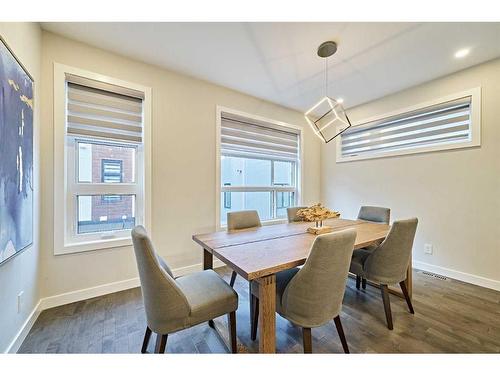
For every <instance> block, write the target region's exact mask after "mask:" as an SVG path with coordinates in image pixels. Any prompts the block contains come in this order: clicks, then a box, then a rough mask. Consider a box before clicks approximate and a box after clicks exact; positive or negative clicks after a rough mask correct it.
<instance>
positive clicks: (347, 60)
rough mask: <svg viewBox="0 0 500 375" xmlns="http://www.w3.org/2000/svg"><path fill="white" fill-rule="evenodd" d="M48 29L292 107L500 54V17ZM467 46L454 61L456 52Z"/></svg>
mask: <svg viewBox="0 0 500 375" xmlns="http://www.w3.org/2000/svg"><path fill="white" fill-rule="evenodd" d="M42 27H43V28H44V29H46V30H50V31H52V32H55V33H58V34H62V35H64V36H66V37H69V38H72V39H76V40H79V41H82V42H85V43H88V44H90V45H93V46H96V47H99V48H102V49H106V50H110V51H113V52H116V53H118V54H122V55H124V56H128V57H131V58H133V59H137V60H141V61H144V62H147V63H150V64H155V65H159V66H162V67H165V68H168V69H172V70H174V71H178V72H181V73H184V74H187V75H190V76H194V77H197V78H201V79H204V80H207V81H210V82H214V83H217V84H219V85H222V86H226V87H230V88H232V89H235V90H238V91H241V92H244V93H247V94H250V95H254V96H256V97H259V98H262V99H267V100H269V101H272V102H275V103H278V104H281V105H284V106H286V107H290V108H295V109H298V110H301V111H304V110H306V109H308V108H309V107H310V106H311V105H312V104H314V103H315V102H316V101H317V100H318V99H319V98H320V97H322V96H323V95H324V94H325V73H324V68H325V61H324V60H323V59H321V58H319V57H318V56H317V55H316V49H317V47H318V45H319V44H321V43H322V42H323V41H325V40H334V41H336V42H337V43H338V45H339V49H338V52H337V53H336V54H335V55H334V56H332V57H331V58H330V59H329V62H328V64H329V73H328V74H329V95H330V96H331V97H342V98H344V100H345V106H346V107H351V106H354V105H357V104H360V103H364V102H367V101H370V100H373V99H376V98H378V97H382V96H384V95H387V94H390V93H394V92H397V91H399V90H402V89H404V88H407V87H411V86H414V85H416V84H419V83H422V82H425V81H429V80H431V79H434V78H436V77H440V76H443V75H446V74H449V73H452V72H455V71H458V70H461V69H464V68H466V67H469V66H472V65H476V64H479V63H481V62H484V61H487V60H490V59H493V58H496V57H498V56H500V23H43V24H42ZM460 48H470V49H471V53H470V54H469V55H468V56H467V57H465V58H463V59H456V58H455V57H454V53H455V51H457V50H458V49H460Z"/></svg>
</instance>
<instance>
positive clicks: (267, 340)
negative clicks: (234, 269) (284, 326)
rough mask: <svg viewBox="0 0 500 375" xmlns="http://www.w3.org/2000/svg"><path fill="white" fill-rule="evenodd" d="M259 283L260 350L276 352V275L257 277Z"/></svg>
mask: <svg viewBox="0 0 500 375" xmlns="http://www.w3.org/2000/svg"><path fill="white" fill-rule="evenodd" d="M257 282H258V283H259V310H260V314H259V352H260V353H275V352H276V276H275V275H274V274H273V275H269V276H265V277H261V278H259V279H257Z"/></svg>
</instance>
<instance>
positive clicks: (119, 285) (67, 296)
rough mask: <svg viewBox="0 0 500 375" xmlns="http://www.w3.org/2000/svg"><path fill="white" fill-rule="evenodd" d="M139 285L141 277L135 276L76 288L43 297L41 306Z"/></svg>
mask: <svg viewBox="0 0 500 375" xmlns="http://www.w3.org/2000/svg"><path fill="white" fill-rule="evenodd" d="M139 285H140V283H139V278H138V277H134V278H132V279H128V280H122V281H115V282H113V283H109V284H102V285H97V286H94V287H91V288H85V289H80V290H74V291H72V292H67V293H62V294H57V295H55V296H50V297H45V298H42V299H41V300H40V308H41V310H42V311H43V310H47V309H50V308H52V307H56V306H62V305H66V304H68V303H73V302H78V301H83V300H85V299H89V298H94V297H99V296H103V295H105V294H109V293H115V292H120V291H122V290H126V289H131V288H136V287H138V286H139Z"/></svg>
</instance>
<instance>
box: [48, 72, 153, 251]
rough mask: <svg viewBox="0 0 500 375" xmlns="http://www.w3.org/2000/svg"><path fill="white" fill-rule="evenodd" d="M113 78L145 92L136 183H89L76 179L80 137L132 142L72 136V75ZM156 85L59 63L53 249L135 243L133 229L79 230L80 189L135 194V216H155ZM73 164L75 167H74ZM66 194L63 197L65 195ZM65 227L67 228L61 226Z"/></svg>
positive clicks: (139, 218) (148, 218) (142, 220)
mask: <svg viewBox="0 0 500 375" xmlns="http://www.w3.org/2000/svg"><path fill="white" fill-rule="evenodd" d="M68 75H73V76H79V77H83V78H85V79H89V80H94V81H98V82H103V83H108V84H112V85H115V86H120V87H123V88H124V89H132V90H135V91H140V92H143V93H144V99H143V104H142V105H143V142H142V144H137V145H135V144H134V146H136V147H137V148H136V153H135V154H136V155H135V169H134V173H135V182H134V183H102V182H101V183H84V182H78V181H77V173H78V165H77V162H76V161H77V160H76V157H77V156H78V150H77V147H78V140H83V141H89V142H94V143H96V142H97V143H99V142H102V143H104V144H115V145H127V144H131V143H128V142H120V141H116V140H104V139H103V140H100V139H97V138H95V139H94V138H92V137H72V136H71V137H70V136H67V132H66V86H67V76H68ZM150 140H151V88H150V87H146V86H143V85H139V84H135V83H131V82H127V81H123V80H120V79H116V78H112V77H108V76H104V75H101V74H98V73H93V72H89V71H86V70H82V69H78V68H74V67H71V66H67V65H63V64H59V63H54V254H55V255H62V254H70V253H77V252H83V251H93V250H100V249H109V248H118V247H123V246H130V245H132V239H131V236H130V230H118V231H107V232H96V233H92V234H78V233H77V231H76V228H77V226H76V225H77V220H78V212H77V205H78V202H77V195H96V194H100V193H103V194H104V193H106V194H110V193H111V194H126V195H129V194H134V195H135V196H136V197H135V222H136V224H141V225H147V224H149V223H150V222H151V183H150V181H151V167H150V166H151V149H150ZM71 165H73V166H74V168H69V166H71ZM61 197H62V198H61ZM61 228H64V230H61Z"/></svg>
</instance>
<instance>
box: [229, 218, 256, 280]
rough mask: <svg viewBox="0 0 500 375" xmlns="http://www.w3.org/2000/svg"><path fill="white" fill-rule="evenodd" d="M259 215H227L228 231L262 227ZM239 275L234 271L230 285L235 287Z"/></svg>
mask: <svg viewBox="0 0 500 375" xmlns="http://www.w3.org/2000/svg"><path fill="white" fill-rule="evenodd" d="M261 226H262V224H261V222H260V217H259V213H258V212H257V211H255V210H247V211H233V212H228V213H227V230H228V231H232V230H241V229H250V228H258V227H261ZM236 275H237V273H236V272H235V271H233V273H232V274H231V281H230V282H229V285H231V286H234V282H235V280H236Z"/></svg>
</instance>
